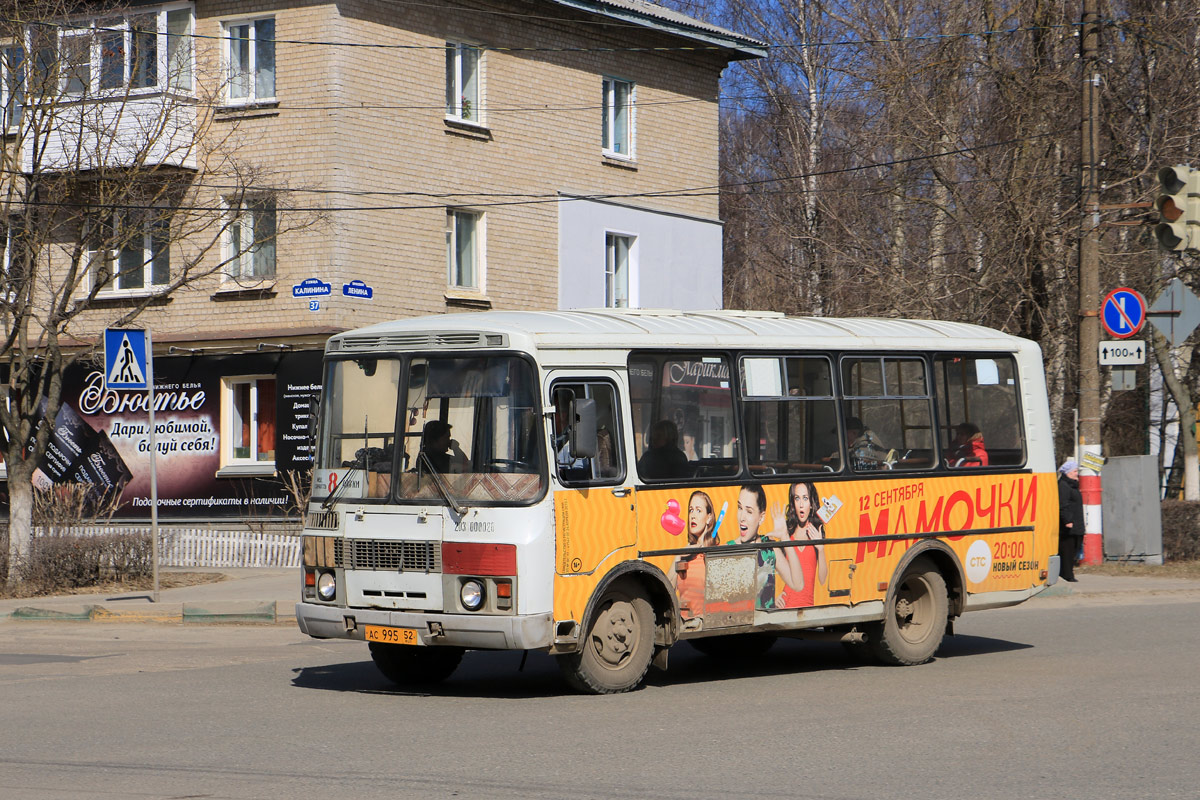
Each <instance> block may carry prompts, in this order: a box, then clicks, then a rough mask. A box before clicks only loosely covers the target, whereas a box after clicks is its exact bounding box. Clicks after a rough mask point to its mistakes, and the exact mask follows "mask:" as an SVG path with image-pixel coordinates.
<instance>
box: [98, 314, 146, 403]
mask: <svg viewBox="0 0 1200 800" xmlns="http://www.w3.org/2000/svg"><path fill="white" fill-rule="evenodd" d="M147 341H148V337H147V336H146V331H144V330H142V329H140V328H129V329H126V328H106V329H105V331H104V385H105V387H106V388H108V389H146V388H148V386H149V384H148V383H147V376H148V375H149V374H150V358H151V355H150V352H149V348H147V346H146V344H147Z"/></svg>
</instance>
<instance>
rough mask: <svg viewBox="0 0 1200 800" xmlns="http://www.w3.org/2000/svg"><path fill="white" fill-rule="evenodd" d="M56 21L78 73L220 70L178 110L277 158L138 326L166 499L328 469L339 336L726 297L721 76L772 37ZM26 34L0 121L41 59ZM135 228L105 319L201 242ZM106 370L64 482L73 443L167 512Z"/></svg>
mask: <svg viewBox="0 0 1200 800" xmlns="http://www.w3.org/2000/svg"><path fill="white" fill-rule="evenodd" d="M97 8H98V9H99V8H101V6H99V5H98V6H97ZM72 37H76V38H75V39H72ZM54 38H55V39H56V40H57V47H58V48H59V49H60V52H61V51H64V48H67V47H74V48H75V52H77V53H85V54H86V56H79V58H80V59H81V61H80V63H81V64H83V65H84V66H81V67H77V69H76V71H75V72H73V73H72V74H71V75H70V76H67V77H63V78H62V80H68V79H70V80H75V81H77V82H78V83H79V85H80V86H81V87H87V86H93V87H95V86H100V87H103V86H104V82H105V81H109V82H110V84H111V85H117V84H119V83H120V82H121V81H122V80H123V81H125V88H126V89H128V87H129V86H130V85H132V84H134V83H136V84H137V85H138V88H139V91H140V93H138V94H134V93H129V94H127V95H126V98H125V99H126V103H125V106H126V107H127V108H132V107H134V106H136V104H137V103H150V102H152V99H153V97H156V96H159V95H160V94H166V93H171V92H174V93H175V94H183V95H185V96H186V95H188V94H189V92H191V93H192V94H195V95H197V96H199V94H200V92H199V91H198V90H199V88H200V87H204V86H207V85H208V84H207V83H206V81H207V82H210V83H211V82H212V81H216V82H217V83H218V84H219V86H220V88H219V90H217V91H216V92H215V94H213V95H212V97H214V98H215V100H214V102H212V103H210V104H207V105H206V104H204V103H201V102H196V103H195V104H193V105H188V104H187V103H184V104H181V105H180V106H179V107H178V111H176V112H174V113H178V114H194V115H195V118H196V119H197V120H202V121H203V124H202V125H201V127H202V128H203V130H204V131H205V136H207V137H212V138H214V139H218V140H222V141H225V142H230V141H232V142H234V143H235V145H236V149H237V151H238V153H239V154H240V155H241V157H243V158H244V159H245V160H246V162H247V163H249V164H252V165H254V167H255V168H256V169H257V170H259V171H260V174H259V176H258V182H257V186H258V187H259V189H260V190H264V191H260V192H259V193H257V194H248V195H247V196H246V197H244V198H242V199H241V200H239V201H238V206H239V208H240V214H238V213H237V212H238V209H230V213H231V214H236V215H237V219H238V222H237V223H236V224H233V225H229V226H228V227H227V228H226V229H225V230H224V232H223V233H222V241H221V242H220V243H219V246H215V247H213V248H212V250H211V252H210V253H208V254H207V255H206V256H205V257H206V258H209V259H217V260H223V261H224V262H226V263H224V264H223V266H221V268H220V269H219V270H218V271H217V272H216V273H215V274H213V275H212V276H210V277H208V278H205V279H204V280H202V281H200V282H198V283H195V284H193V285H190V286H188V287H185V288H184V289H183V290H180V291H177V292H175V293H173V294H172V295H171V296H170V297H169V298H166V299H164V300H163V301H162V302H156V303H155V304H153V305H152V306H151V307H150V308H149V309H147V311H146V312H145V313H144V314H143V315H142V316H141V317H139V319H138V321H137V324H138V325H139V326H144V327H148V328H149V329H150V330H151V331H152V332H153V338H154V345H155V348H154V351H155V365H154V369H155V377H156V386H157V392H158V394H159V396H160V397H166V398H168V399H167V400H166V401H164V402H165V403H166V406H165V408H166V409H167V410H165V411H162V412H161V413H159V414H158V420H159V422H160V423H161V424H164V425H167V427H166V429H164V430H163V431H162V433H161V434H160V436H159V448H160V452H161V455H160V457H159V459H158V476H159V479H158V483H159V487H158V492H159V497H160V505H161V516H162V518H163V519H165V520H171V519H176V518H178V519H181V520H184V519H186V520H193V521H194V520H197V519H204V518H241V519H245V518H247V517H255V516H257V515H269V514H271V513H274V512H275V511H277V510H278V508H279V507H280V506H281V505H282V504H283V497H284V492H283V491H282V489H281V485H280V483H279V481H278V478H277V474H279V473H284V472H286V471H289V470H303V469H306V468H307V467H308V466H309V465H310V463H311V453H309V452H307V445H306V443H305V439H306V437H305V435H304V430H305V426H306V425H307V422H306V415H307V412H308V408H309V405H308V403H309V397H310V396H314V395H316V394H317V393H318V392H319V389H320V381H321V374H320V358H321V352H322V348H323V345H324V340H325V338H326V337H327V336H328V335H329V334H330V333H332V332H336V331H341V330H346V329H351V328H356V327H360V326H363V325H367V324H371V323H374V322H379V321H382V320H386V319H393V318H397V317H406V316H414V315H421V314H437V313H446V312H456V311H464V310H468V311H469V310H474V309H486V308H498V309H553V308H581V307H602V306H630V307H663V306H671V307H679V308H685V309H699V308H716V307H719V306H720V304H721V223H720V221H719V219H718V208H717V196H716V193H715V191H711V189H712V187H715V186H716V185H717V184H718V103H717V96H718V83H719V79H720V76H721V73H722V71H723V70H724V69H725V67H726V66H727V65H728V64H729V62H731V61H733V60H739V59H747V58H756V57H761V56H763V55H764V54H765V50H764V48H763V46H762V45H761V43H759V42H756V41H753V40H750V39H747V38H745V37H742V36H739V35H737V34H735V33H732V32H730V31H726V30H723V29H720V28H716V27H714V26H711V25H708V24H706V23H703V22H699V21H697V20H694V19H690V18H688V17H685V16H683V15H680V14H677V13H675V12H672V11H669V10H667V9H665V8H662V7H660V6H656V5H652V4H650V3H644V2H639V1H638V0H499V1H498V2H489V3H477V2H473V0H466V2H439V3H428V4H405V3H395V2H388V1H387V0H344V1H342V2H321V1H320V0H318V2H315V3H299V2H295V1H294V0H280V1H279V2H270V1H269V0H256V1H255V2H234V1H233V0H226V1H223V2H217V1H215V0H197V1H196V2H168V3H161V4H152V3H141V2H135V3H133V5H132V6H129V7H126V8H125V10H124V12H123V13H115V12H112V11H111V10H109V11H105V13H97V14H96V15H95V16H94V17H93V16H86V15H84V16H81V17H78V18H73V19H71V20H70V21H69V23H66V24H64V25H62V27H61V28H60V29H58V30H56V31H55V36H54ZM69 40H70V41H69ZM9 48H10V49H11V51H12V52H9V51H6V53H5V58H4V59H3V61H2V63H0V72H2V73H3V74H0V84H2V85H3V87H4V88H3V97H2V99H3V101H4V107H5V111H6V114H7V115H8V117H7V119H8V121H7V122H6V126H7V125H10V124H12V122H13V119H14V117H13V115H14V114H19V106H20V103H21V101H22V89H21V88H20V87H21V85H22V84H21V80H23V79H28V76H29V74H31V73H32V72H33V71H34V69H33V68H34V64H35V62H36V57H37V53H35V52H33V50H32V49H31V48H30V47H29V46H28V45H26V46H25V48H24V55H25V59H24V61H23V59H22V55H21V49H22V48H20V47H18V46H16V45H14V44H12V43H10V44H9ZM24 67H30V69H24ZM180 75H182V78H179V76H180ZM168 82H170V85H169V86H168V85H167V84H168ZM131 98H132V100H133V101H134V103H132V104H131V103H130V102H129V101H130V99H131ZM101 105H102V104H101ZM135 110H136V108H135ZM131 120H132V121H131ZM136 121H137V114H136V113H129V112H126V114H125V115H124V116H123V117H122V118H121V119H119V120H114V121H113V122H112V125H113V126H114V128H119V127H120V126H121V125H129V124H135V123H136ZM167 139H168V141H167V142H166V144H164V145H163V147H162V148H161V151H162V152H161V156H160V157H161V158H162V159H163V160H164V161H171V160H172V159H175V160H177V162H178V163H173V166H176V167H178V168H179V169H182V170H189V169H195V168H196V164H195V161H196V160H197V159H198V158H200V157H202V156H201V155H198V153H197V151H195V150H189V149H188V148H178V149H172V148H171V147H170V146H169V145H170V142H169V137H167ZM72 141H73V140H72V139H71V136H70V135H64V136H62V137H59V138H57V139H56V140H55V142H56V145H54V146H58V147H61V148H63V149H64V150H67V149H69V148H70V146H71V143H72ZM265 189H269V191H265ZM688 189H693V190H694V189H709V190H710V191H707V192H706V191H699V192H691V193H687V192H681V191H680V190H688ZM221 199H222V198H220V197H217V198H215V199H214V201H220V200H221ZM285 209H287V210H285ZM295 209H300V211H295ZM289 215H291V216H290V217H289ZM297 215H298V216H297ZM304 215H308V216H307V217H304ZM285 217H287V218H291V219H297V218H300V217H304V218H305V220H306V221H305V223H304V224H302V225H296V226H293V227H289V226H288V225H287V224H285V222H284V220H285ZM138 241H139V242H142V241H144V243H145V244H144V248H143V249H142V250H139V247H142V245H138V246H137V247H134V250H135V252H134V253H133V256H132V258H133V263H137V262H138V260H141V261H142V263H144V270H136V276H135V277H136V280H130V281H126V274H125V273H124V272H122V274H121V277H120V278H119V279H116V278H104V277H102V278H99V280H101V281H105V280H107V283H105V284H104V285H103V287H102V290H101V292H100V293H99V294H98V295H97V297H98V298H99V299H100V300H101V301H102V302H99V303H97V304H95V305H94V310H92V311H89V312H88V313H87V315H85V318H84V320H83V323H84V330H85V332H86V329H88V328H89V327H90V329H91V333H92V335H98V334H99V332H100V330H101V329H102V328H104V327H105V326H107V325H110V324H112V321H113V320H114V319H117V318H119V317H120V315H121V313H122V311H123V309H125V308H127V307H129V306H130V305H131V304H133V303H136V302H138V301H139V300H141V299H144V298H145V297H146V296H147V295H148V294H153V293H154V292H155V291H156V290H158V289H160V288H161V287H162V286H164V285H166V283H167V282H168V281H169V280H170V276H171V275H172V272H171V271H172V270H173V269H176V266H177V263H178V262H179V261H180V259H181V258H182V256H181V253H182V252H183V249H184V248H186V247H187V243H186V242H177V241H173V242H171V244H170V246H169V247H161V248H159V249H155V241H156V240H155V231H154V230H151V229H150V227H149V226H148V227H147V229H146V233H145V236H144V239H140V238H139V239H138ZM247 243H250V244H247ZM7 252H8V251H7V250H6V253H7ZM125 254H126V253H125V250H122V252H121V254H120V257H124V255H125ZM121 263H124V262H121ZM213 263H216V262H215V261H214V262H213ZM100 376H101V372H100V369H99V368H98V367H97V368H84V369H78V370H74V371H73V372H72V373H70V374H69V375H68V387H67V390H66V391H65V399H66V405H68V406H70V408H69V409H67V410H66V411H65V412H64V413H65V414H67V415H68V416H70V415H75V417H76V418H78V419H81V420H82V421H83V422H85V423H86V426H83V427H80V426H75V427H76V429H77V430H82V431H83V438H84V439H86V440H87V441H86V442H82V443H78V442H77V443H75V445H72V446H68V445H65V444H64V443H62V442H60V443H59V445H60V446H59V447H57V448H56V449H57V450H59V451H63V450H66V451H67V455H66V456H64V457H62V458H61V459H60V463H58V464H57V465H55V464H48V465H47V466H46V467H45V469H44V471H45V472H46V474H47V478H48V479H50V480H66V479H69V478H70V477H71V475H72V474H76V473H77V469H76V468H75V467H73V466H72V465H71V464H70V463H68V462H69V461H70V460H71V458H72V457H77V458H79V459H82V458H84V455H86V453H87V452H100V453H102V454H105V458H107V460H109V461H111V462H113V464H114V466H112V469H111V470H110V471H111V472H113V473H114V474H116V475H117V476H118V479H119V480H123V481H126V482H127V485H126V487H125V493H124V499H125V501H126V505H125V506H124V508H123V510H122V512H121V516H124V517H130V518H138V517H145V516H148V514H149V509H148V505H149V504H148V502H147V499H146V498H148V497H149V478H148V474H147V468H146V467H145V466H144V465H145V463H146V462H147V461H148V459H146V458H145V456H144V452H145V449H146V446H147V445H146V441H145V434H144V430H145V424H146V415H145V413H144V410H140V409H139V408H138V407H137V405H138V404H137V402H136V399H133V400H131V399H129V398H126V397H124V396H123V395H122V393H119V392H109V393H108V394H105V393H104V392H103V391H102V390H101V388H100V385H99V384H100ZM163 407H164V406H162V405H160V408H163ZM59 423H60V428H62V429H63V430H64V431H65V430H66V429H67V428H69V427H70V426H69V425H66V424H65V423H64V419H63V415H60V417H59ZM64 435H65V434H64ZM72 454H74V456H72ZM81 454H83V455H81ZM60 455H61V452H60Z"/></svg>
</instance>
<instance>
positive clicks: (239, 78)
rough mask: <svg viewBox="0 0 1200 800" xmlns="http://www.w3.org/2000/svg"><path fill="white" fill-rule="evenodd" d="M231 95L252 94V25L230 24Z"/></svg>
mask: <svg viewBox="0 0 1200 800" xmlns="http://www.w3.org/2000/svg"><path fill="white" fill-rule="evenodd" d="M229 96H230V97H235V98H236V97H249V96H250V26H249V25H231V26H229Z"/></svg>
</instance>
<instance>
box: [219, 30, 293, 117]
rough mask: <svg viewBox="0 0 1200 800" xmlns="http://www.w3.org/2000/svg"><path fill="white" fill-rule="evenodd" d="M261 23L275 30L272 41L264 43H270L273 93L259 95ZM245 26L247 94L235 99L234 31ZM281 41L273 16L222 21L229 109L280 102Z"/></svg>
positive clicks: (226, 101) (224, 70)
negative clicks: (267, 23) (259, 26)
mask: <svg viewBox="0 0 1200 800" xmlns="http://www.w3.org/2000/svg"><path fill="white" fill-rule="evenodd" d="M260 22H270V23H271V25H272V26H274V31H273V32H272V38H271V39H269V40H268V39H263V40H262V41H270V42H271V48H270V52H271V93H270V94H263V95H261V96H260V95H259V87H258V83H259V62H260V61H261V58H260V56H259V52H258V51H259V45H258V43H259V41H260V40H259V38H258V24H259V23H260ZM243 25H244V26H246V28H247V38H246V42H247V45H246V60H247V62H249V63H248V65H247V69H246V70H245V72H244V73H241V74H244V75H245V76H246V94H245V95H242V96H235V95H234V94H233V89H234V87H235V86H236V85H237V79H238V77H240V75H241V74H239V76H235V75H234V73H233V42H234V37H233V33H232V29H233V28H235V27H239V26H243ZM278 39H279V27H278V20H277V18H276V16H275V15H274V14H252V15H247V16H241V17H231V18H229V19H224V20H221V67H222V76H223V78H222V79H223V80H224V82H225V85H224V88H223V89H222V96H223V98H224V102H225V103H226V104H228V105H230V106H253V105H257V104H260V103H274V102H276V101H277V100H278V95H279V48H278V47H277V42H278Z"/></svg>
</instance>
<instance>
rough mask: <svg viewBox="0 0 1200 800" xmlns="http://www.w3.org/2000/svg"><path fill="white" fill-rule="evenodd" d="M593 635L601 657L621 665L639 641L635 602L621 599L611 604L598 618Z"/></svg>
mask: <svg viewBox="0 0 1200 800" xmlns="http://www.w3.org/2000/svg"><path fill="white" fill-rule="evenodd" d="M593 635H594V637H595V639H596V644H597V652H598V654H599V656H600V658H601V659H603V660H604V661H605V662H606V663H608V664H610V665H612V666H614V667H616V666H620V665H621V663H622V662H623V661H624V660H625V659H626V658H627V657H628V656H629V653H630V651H631V650H632V649H633V644H634V642H636V641H637V621H636V618H635V617H634V614H633V604H632V603H629V602H627V601H624V600H621V601H618V602H615V603H613V604H612V605H611V606H609V607H608V609H606V610H605V611H604V613H602V614H601V615H600V618H599V619H597V620H596V626H595V628H594V629H593Z"/></svg>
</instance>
